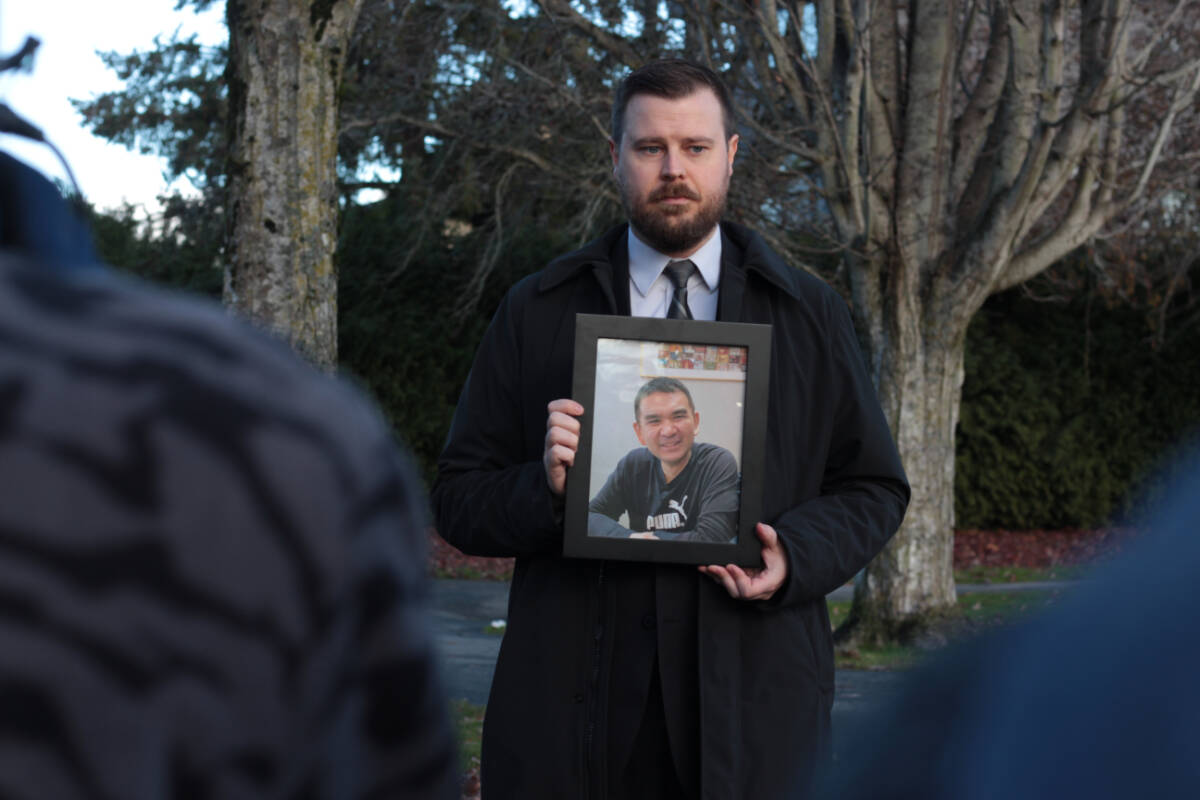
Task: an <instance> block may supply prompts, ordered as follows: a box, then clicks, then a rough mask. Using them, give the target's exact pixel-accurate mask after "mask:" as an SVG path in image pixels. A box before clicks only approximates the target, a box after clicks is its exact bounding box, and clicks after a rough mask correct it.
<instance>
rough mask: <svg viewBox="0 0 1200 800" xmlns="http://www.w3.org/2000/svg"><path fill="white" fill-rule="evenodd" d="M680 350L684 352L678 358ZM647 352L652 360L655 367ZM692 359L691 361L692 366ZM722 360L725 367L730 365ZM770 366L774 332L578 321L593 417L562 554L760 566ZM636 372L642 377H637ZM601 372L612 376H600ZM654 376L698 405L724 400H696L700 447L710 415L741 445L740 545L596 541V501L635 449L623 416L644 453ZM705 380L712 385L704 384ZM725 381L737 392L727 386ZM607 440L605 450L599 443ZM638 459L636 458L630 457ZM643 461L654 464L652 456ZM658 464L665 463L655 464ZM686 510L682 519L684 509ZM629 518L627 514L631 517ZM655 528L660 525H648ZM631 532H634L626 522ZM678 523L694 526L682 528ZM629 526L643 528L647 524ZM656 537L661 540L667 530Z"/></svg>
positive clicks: (584, 428)
mask: <svg viewBox="0 0 1200 800" xmlns="http://www.w3.org/2000/svg"><path fill="white" fill-rule="evenodd" d="M675 347H677V350H675V349H672V348H675ZM664 348H665V349H664ZM647 352H650V353H651V357H650V358H649V359H647V356H646V353H647ZM635 353H640V354H641V355H640V356H637V355H635ZM614 354H615V355H614ZM689 355H690V356H692V357H691V358H689V357H688V356H689ZM635 358H636V359H640V360H638V361H637V364H638V365H640V366H636V367H635V366H634V365H633V363H632V362H633V360H634V359H635ZM722 358H724V359H725V360H724V361H722V360H721V359H722ZM770 363H771V326H770V325H754V324H748V323H740V322H707V321H696V320H672V319H657V318H647V317H624V316H604V315H594V314H578V315H576V318H575V370H574V385H573V392H572V396H573V398H574V399H575V400H576V401H577V402H579V403H580V404H582V405H583V407H584V414H583V415H582V416H581V417H580V427H581V430H580V436H579V447H578V449H577V451H576V454H575V463H574V465H573V466H572V467H571V468H570V469H569V471H568V473H567V487H566V488H567V492H566V506H565V509H564V515H565V516H564V536H563V555H564V556H567V557H571V558H599V559H616V560H624V561H649V562H663V563H679V564H720V565H725V564H738V565H739V566H761V565H762V557H761V549H762V548H761V543H760V542H759V540H758V537H757V536H756V535H755V533H754V526H755V524H756V523H757V522H758V521H759V520H760V517H761V512H762V486H763V442H764V438H765V435H766V424H767V410H768V409H767V398H768V392H767V389H768V380H769V375H770ZM698 365H699V366H698ZM635 369H637V370H638V374H637V375H636V377H633V370H635ZM598 370H599V373H603V374H599V373H598ZM651 373H653V374H654V375H665V376H666V377H674V378H677V379H679V380H681V381H682V382H683V383H684V384H685V385H686V386H688V387H689V393H690V394H692V395H693V397H695V398H700V397H705V398H708V397H715V398H717V399H716V400H715V401H709V400H703V401H702V400H701V399H695V400H694V405H695V411H696V412H698V413H699V414H700V416H699V425H698V427H697V429H696V431H697V433H696V434H695V436H696V438H695V440H694V442H696V443H700V442H703V441H705V436H704V434H705V427H704V426H705V423H706V417H705V414H706V413H707V414H708V415H709V417H708V419H709V421H710V427H713V426H714V425H717V426H719V427H718V435H719V436H722V437H724V440H725V441H729V442H732V441H735V440H736V441H737V442H738V445H737V448H738V449H737V452H734V450H733V448H732V446H731V447H726V448H725V449H726V450H728V451H729V452H730V453H733V455H734V456H735V458H736V460H737V466H738V470H739V477H740V481H739V485H738V490H737V499H738V503H737V509H738V510H737V523H736V537H735V538H734V539H733V540H732V541H730V542H727V543H726V542H720V543H718V542H714V541H693V540H689V539H688V538H687V535H686V534H688V533H690V532H689V531H685V532H684V534H678V533H676V534H674V535H675V536H678V537H679V538H677V539H675V540H670V541H668V540H650V539H640V538H628V537H625V538H620V537H618V536H612V535H607V534H606V535H596V534H589V504H590V502H591V501H592V498H593V495H594V494H596V487H597V486H601V485H603V483H604V481H606V480H607V478H608V476H609V475H610V474H613V473H614V472H615V469H614V466H615V463H617V461H616V460H614V454H621V453H622V452H623V448H627V445H626V443H627V441H628V439H625V440H622V438H621V437H622V435H623V434H621V433H620V430H621V427H622V425H621V422H620V417H621V415H622V414H624V415H625V419H626V420H627V423H628V425H627V430H628V432H629V437H632V439H633V442H634V445H635V446H634V447H633V448H632V450H636V449H639V447H640V445H639V439H640V438H641V436H640V433H638V432H635V430H634V426H633V416H634V412H633V402H632V400H633V397H634V396H635V394H636V390H637V388H639V387H640V385H641V382H642V381H645V380H649V379H650V377H649V376H650V374H651ZM689 373H693V374H690V375H689ZM719 373H725V374H719ZM735 373H740V374H735ZM705 381H708V382H711V384H705V383H703V382H705ZM721 382H725V383H726V384H728V385H727V386H718V384H720V383H721ZM739 392H740V397H741V399H740V401H738V404H739V406H740V409H741V415H740V419H732V418H733V417H734V416H735V415H734V414H733V413H731V411H730V409H731V408H732V406H731V402H732V401H731V398H733V397H737V396H738V393H739ZM614 398H618V399H614ZM706 403H712V404H713V405H714V406H715V408H716V410H715V411H714V410H713V408H707V409H706V408H704V406H705V405H706ZM714 414H715V415H716V417H717V419H716V422H715V423H714V422H712V421H711V418H712V416H713V415H714ZM598 420H600V422H599V423H598ZM598 425H599V428H600V430H599V431H597V426H598ZM598 433H599V435H600V441H599V442H597V441H596V437H597V434H598ZM735 437H736V439H735ZM713 444H715V443H713ZM640 449H641V450H644V451H645V452H646V453H647V454H648V453H649V452H650V450H649V448H648V447H640ZM632 450H627V452H628V454H629V455H631V456H632V455H633V453H632ZM692 452H695V451H692ZM710 452H712V451H711V449H710ZM642 456H643V458H649V456H647V455H645V454H642ZM650 463H652V464H658V463H659V462H658V461H657V460H654V461H651V462H650ZM659 474H661V473H659ZM684 502H686V500H685V501H684ZM672 507H673V508H678V506H674V505H673V506H672ZM680 511H681V513H682V509H680ZM697 516H699V515H697ZM726 516H727V515H726ZM627 517H628V514H626V515H625V518H627ZM656 519H660V517H658V516H648V517H647V519H646V524H648V525H649V524H651V523H652V522H653V521H654V520H656ZM605 524H606V525H607V523H605ZM625 524H627V525H628V524H629V523H628V521H627V519H626V523H625ZM676 524H685V525H686V524H689V523H687V522H683V523H679V522H678V520H676ZM722 524H724V523H722ZM630 527H631V528H636V527H640V523H634V524H632V525H630ZM611 530H615V529H610V532H611ZM718 530H719V529H718ZM653 532H654V533H656V534H657V533H660V532H661V531H653ZM697 535H698V534H697Z"/></svg>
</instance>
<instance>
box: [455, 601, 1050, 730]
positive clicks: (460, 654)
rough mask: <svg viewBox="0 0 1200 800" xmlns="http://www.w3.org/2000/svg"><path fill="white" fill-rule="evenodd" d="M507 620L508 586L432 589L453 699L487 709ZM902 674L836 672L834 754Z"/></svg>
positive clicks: (890, 692) (893, 689)
mask: <svg viewBox="0 0 1200 800" xmlns="http://www.w3.org/2000/svg"><path fill="white" fill-rule="evenodd" d="M1062 587H1063V584H1062V583H1024V584H977V585H976V584H972V585H960V586H959V587H958V591H959V593H960V594H963V593H966V592H999V591H1004V592H1011V591H1020V590H1037V589H1042V590H1046V589H1056V588H1062ZM850 596H851V590H850V589H849V587H842V588H840V589H838V590H837V591H835V592H833V594H832V595H831V597H833V598H834V599H836V600H843V599H844V600H849V599H850ZM507 615H508V584H507V583H502V582H499V581H466V580H438V581H434V584H433V620H434V630H435V633H436V636H437V642H438V646H439V648H440V650H441V655H442V662H443V667H442V673H443V675H444V676H445V679H446V687H447V690H448V692H449V694H450V696H451V697H455V698H465V699H467V700H469V701H470V702H472V703H475V704H477V705H486V703H487V696H488V689H489V687H490V686H491V683H492V671H493V669H494V668H495V664H496V656H497V654H498V653H499V652H500V636H499V635H497V634H495V633H489V632H488V629H489V624H490V623H491V621H492V620H502V619H504V618H505V617H506V616H507ZM902 679H903V673H901V672H872V671H865V670H838V672H837V674H836V676H835V681H834V684H835V685H834V700H833V723H834V732H835V740H834V752H835V753H838V752H840V749H841V748H840V747H839V742H838V739H837V735H838V733H839V732H844V731H845V730H846V729H847V727H848V726H847V725H845V724H844V723H846V722H848V721H850V720H851V719H853V717H854V715H856V714H860V713H863V712H864V711H867V710H870V709H872V708H875V707H877V706H879V705H880V704H882V703H884V702H886V701H887V700H888V699H889V698H890V697H891V696H892V695H894V694H895V692H896V691H897V690H898V689H899V686H900V682H901V680H902Z"/></svg>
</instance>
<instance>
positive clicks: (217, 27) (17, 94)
mask: <svg viewBox="0 0 1200 800" xmlns="http://www.w3.org/2000/svg"><path fill="white" fill-rule="evenodd" d="M174 8H175V0H108V1H107V2H106V1H105V0H0V54H3V55H4V56H9V55H11V54H12V53H14V52H15V51H16V50H17V49H18V48H20V46H21V44H22V43H23V42H24V41H25V37H26V36H35V37H37V38H38V39H40V40H41V42H42V44H41V47H39V48H38V51H37V54H36V56H35V60H34V67H33V72H32V74H30V73H25V72H7V73H4V74H3V75H0V101H3V102H5V103H7V104H8V105H9V107H10V108H12V109H13V110H14V111H16V112H17V113H18V114H20V115H21V116H23V117H24V118H25V119H27V120H29V121H30V122H32V123H33V124H34V125H37V126H38V127H39V128H41V129H42V131H43V132H44V133H45V134H46V138H47V139H49V140H50V141H52V142H54V144H55V146H57V147H58V149H59V150H61V151H62V153H63V155H64V156H66V159H67V161H68V162H69V163H70V165H71V169H72V170H73V171H74V173H75V178H76V179H77V180H78V181H79V185H80V187H81V188H82V189H83V193H84V196H85V197H87V198H88V200H90V201H91V202H92V203H94V204H95V205H97V206H98V207H100V208H113V207H116V206H119V205H120V204H121V203H122V202H123V201H126V200H128V201H129V202H131V203H134V204H141V205H144V206H147V208H148V210H149V209H152V208H154V207H155V197H156V196H157V194H158V193H160V192H161V191H163V189H164V188H166V186H167V181H166V178H165V177H164V176H163V164H162V161H161V159H158V158H155V157H152V156H143V155H138V154H136V153H133V152H131V151H129V150H126V149H125V148H124V147H121V146H120V145H114V144H109V143H108V142H106V141H104V140H103V139H99V138H97V137H95V136H93V135H92V134H91V132H90V131H88V129H87V128H85V127H84V126H83V122H82V118H81V117H80V116H79V114H77V113H76V112H75V109H74V108H73V107H72V106H71V104H70V103H69V102H68V99H69V98H75V99H87V98H90V97H92V96H94V95H97V94H101V93H103V92H106V91H112V90H113V89H117V88H120V86H121V82H120V81H119V80H117V78H116V76H115V75H114V74H113V72H112V71H111V70H109V69H108V68H106V67H105V66H104V64H103V63H102V62H101V61H100V59H99V58H98V57H97V56H96V51H97V50H100V51H109V50H115V51H117V52H120V53H128V52H131V51H133V50H149V49H151V48H152V47H153V44H154V37H155V36H158V35H162V36H163V37H164V38H169V37H170V35H171V34H172V33H173V32H174V31H175V30H176V28H178V29H179V31H180V33H181V34H182V35H188V34H190V33H197V34H199V37H200V42H201V43H202V44H208V45H216V44H221V43H222V42H224V41H225V40H226V38H227V34H226V31H225V3H224V2H217V3H214V5H213V7H212V8H211V9H209V10H208V11H206V12H205V13H204V14H196V13H195V12H194V11H191V10H186V9H185V10H183V11H175V10H174ZM0 148H3V149H4V150H5V151H6V152H8V153H9V154H10V155H12V156H14V157H16V158H19V159H21V160H22V161H24V162H26V163H27V164H30V165H32V166H33V167H35V168H37V169H39V170H40V171H41V172H43V173H44V174H45V175H47V176H48V177H51V178H62V179H64V180H66V173H65V172H64V170H63V168H62V166H61V165H60V163H59V161H58V159H57V158H56V157H55V156H54V153H53V152H52V151H51V150H50V149H49V148H48V147H46V146H45V145H41V144H36V143H33V142H28V141H27V140H24V139H21V138H19V137H16V136H8V135H0Z"/></svg>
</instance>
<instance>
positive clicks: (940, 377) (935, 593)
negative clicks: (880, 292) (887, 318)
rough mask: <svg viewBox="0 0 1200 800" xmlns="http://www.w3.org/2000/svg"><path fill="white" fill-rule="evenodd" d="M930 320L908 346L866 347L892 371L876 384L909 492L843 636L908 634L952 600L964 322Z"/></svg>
mask: <svg viewBox="0 0 1200 800" xmlns="http://www.w3.org/2000/svg"><path fill="white" fill-rule="evenodd" d="M930 316H932V315H930ZM933 326H934V327H933V328H932V329H931V328H926V327H922V328H921V330H920V331H919V335H918V336H917V337H914V338H916V341H915V342H913V343H912V344H913V345H914V346H913V347H911V348H905V347H903V346H901V345H900V344H899V343H897V344H895V345H892V346H889V347H886V349H883V350H881V351H880V352H876V353H873V354H872V361H873V362H874V363H875V365H876V366H877V368H879V371H880V373H881V374H891V375H895V376H897V378H898V379H896V380H887V381H883V382H882V383H881V385H880V401H881V403H882V405H883V408H884V409H885V412H886V413H887V415H888V417H889V422H890V423H891V426H892V431H893V433H894V435H895V436H896V443H897V446H898V447H899V450H900V457H901V459H902V460H903V462H904V468H905V471H906V472H907V474H908V479H909V482H910V484H911V485H912V499H911V501H910V503H909V506H908V512H907V514H906V515H905V518H904V524H903V525H902V526H901V528H900V531H899V532H898V533H897V534H896V536H895V537H893V538H892V540H891V541H890V542H889V543H888V545H887V546H886V547H885V548H884V549H883V551H882V552H881V553H880V554H879V555H878V556H877V557H876V558H875V559H874V560H873V561H872V562H871V563H870V564H869V565H868V566H867V568H866V569H864V570H863V571H862V573H861V574H860V575H859V577H858V580H857V582H856V584H855V589H854V606H853V609H854V613H853V615H852V617H851V619H850V620H848V623H849V624H848V625H846V626H845V627H844V629H843V630H841V631H839V639H841V640H845V639H848V638H852V639H855V640H858V641H869V642H875V643H878V642H883V641H895V640H908V639H911V638H912V637H913V636H917V635H920V634H922V633H924V632H925V631H927V630H929V629H930V627H931V625H933V624H935V623H937V622H938V621H939V620H941V619H942V618H943V617H944V616H945V615H946V614H947V613H948V612H950V611H951V609H953V608H954V606H955V602H956V596H955V588H954V571H953V548H954V435H955V428H956V427H957V425H958V413H959V405H960V403H961V399H962V381H963V349H964V344H965V340H966V322H965V321H963V322H962V323H961V324H959V323H957V322H955V321H951V320H949V319H947V320H944V321H943V322H941V323H940V324H938V323H933ZM898 338H900V337H898ZM906 350H915V352H906ZM889 365H895V366H889Z"/></svg>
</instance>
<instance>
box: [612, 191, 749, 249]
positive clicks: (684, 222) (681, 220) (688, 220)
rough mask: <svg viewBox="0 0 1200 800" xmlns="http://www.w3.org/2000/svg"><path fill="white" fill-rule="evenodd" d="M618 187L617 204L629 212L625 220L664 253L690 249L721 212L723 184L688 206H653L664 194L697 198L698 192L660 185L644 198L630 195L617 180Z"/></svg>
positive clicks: (707, 231)
mask: <svg viewBox="0 0 1200 800" xmlns="http://www.w3.org/2000/svg"><path fill="white" fill-rule="evenodd" d="M619 186H620V189H621V203H622V205H624V206H625V213H626V214H628V215H629V223H630V224H631V225H632V226H633V228H634V230H636V231H637V233H638V236H639V237H640V238H641V240H642V241H644V242H645V243H646V244H648V245H650V246H651V247H653V248H654V249H655V250H657V251H658V252H660V253H663V254H664V255H671V254H673V253H686V252H687V251H689V250H692V249H694V248H695V247H696V246H697V245H699V244H700V243H701V242H703V241H704V239H705V238H706V237H707V236H708V235H709V233H711V232H712V229H713V228H714V227H716V224H717V223H718V222H720V221H721V216H722V215H723V214H724V213H725V195H726V189H725V187H722V189H721V191H720V192H718V193H717V194H714V195H713V196H712V197H709V198H708V199H707V200H704V201H703V202H701V203H700V205H699V206H698V207H696V208H695V209H692V208H691V207H690V204H689V205H685V206H660V205H657V203H658V201H660V200H663V199H665V198H668V197H687V198H689V199H691V200H699V199H700V195H698V194H697V193H696V192H695V191H693V190H691V189H689V188H687V187H685V186H660V187H659V188H657V189H655V190H654V191H653V192H651V193H650V196H649V197H648V198H646V199H645V200H642V199H640V198H635V197H631V196H630V192H629V191H628V189H627V187H626V186H625V184H624V182H619ZM689 212H690V213H689Z"/></svg>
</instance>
